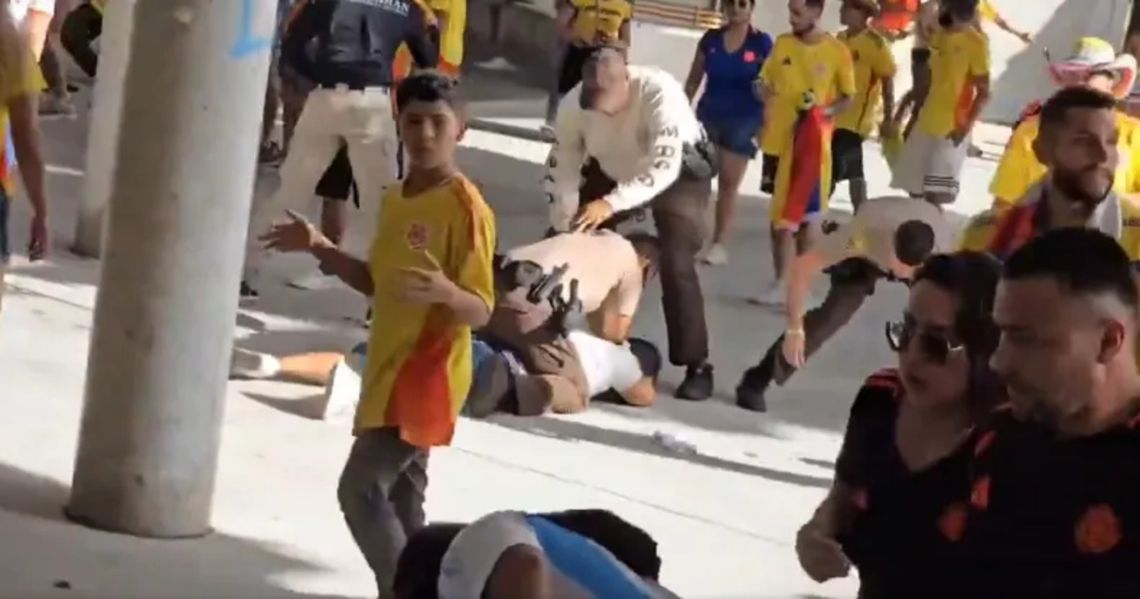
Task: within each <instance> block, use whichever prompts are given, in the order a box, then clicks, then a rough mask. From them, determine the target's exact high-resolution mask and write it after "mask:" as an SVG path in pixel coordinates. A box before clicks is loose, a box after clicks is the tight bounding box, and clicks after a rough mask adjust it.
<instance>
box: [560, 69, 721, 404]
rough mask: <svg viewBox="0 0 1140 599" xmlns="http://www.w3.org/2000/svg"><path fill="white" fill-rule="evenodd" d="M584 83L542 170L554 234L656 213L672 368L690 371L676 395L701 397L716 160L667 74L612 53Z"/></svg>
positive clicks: (569, 103) (707, 378) (567, 107)
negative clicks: (701, 267) (707, 224)
mask: <svg viewBox="0 0 1140 599" xmlns="http://www.w3.org/2000/svg"><path fill="white" fill-rule="evenodd" d="M582 75H583V77H582V83H581V84H579V85H578V87H576V88H574V89H573V90H571V91H570V93H568V94H567V95H566V97H565V98H563V100H562V105H561V106H560V108H559V110H558V121H557V123H556V127H555V136H556V141H555V143H554V147H553V148H552V149H551V153H550V159H549V160H548V162H547V167H548V174H547V178H546V185H547V192H548V193H549V195H550V202H551V226H552V228H553V229H554V230H555V231H569V230H579V231H588V230H592V229H596V228H598V227H609V226H613V225H614V224H615V223H616V222H617V221H618V220H620V219H622V218H623V216H624V215H628V214H630V213H631V212H632V211H635V210H637V209H639V208H643V207H648V208H651V209H652V212H653V220H654V223H655V224H656V226H657V232H658V237H659V239H660V243H661V257H660V260H661V263H660V272H661V287H662V295H663V297H662V303H663V305H664V311H665V324H666V328H667V329H668V333H669V360H670V361H671V362H672V363H673V364H675V365H678V366H685V367H686V373H685V380H684V382H682V384H681V385H680V386H679V387H678V388H677V392H676V396H677V397H678V398H682V399H690V400H703V399H707V398H708V397H709V396H710V395H711V394H712V390H713V379H712V366H711V365H709V364H708V345H709V344H708V329H707V327H706V324H705V311H704V298H703V296H702V294H701V284H700V279H699V277H698V276H697V268H696V256H697V253H698V252H699V251H700V249H701V246H702V245H703V242H704V239H703V235H704V224H703V220H704V213H705V207H706V205H707V202H708V196H709V192H710V190H711V180H712V176H713V175H712V173H713V172H715V165H714V164H713V162H715V157H713V156H712V155H711V150H710V149H708V144H707V143H705V136H704V131H703V129H702V128H701V125H700V123H699V122H698V121H697V117H696V115H695V114H694V113H693V110H692V108H691V106H690V104H689V101H688V98H687V96H686V95H685V90H684V88H682V86H681V84H680V82H678V81H677V80H676V79H674V78H673V76H672V75H669V74H668V73H666V72H664V71H662V70H660V69H656V68H650V67H637V66H632V67H631V66H628V65H626V63H625V57H624V56H623V54H622V53H621V52H620V51H618V50H616V49H613V48H603V49H601V50H598V51H596V52H595V53H594V54H593V55H592V56H591V57H590V58H589V59H588V60H587V61H586V64H585V66H584V67H583V70H582Z"/></svg>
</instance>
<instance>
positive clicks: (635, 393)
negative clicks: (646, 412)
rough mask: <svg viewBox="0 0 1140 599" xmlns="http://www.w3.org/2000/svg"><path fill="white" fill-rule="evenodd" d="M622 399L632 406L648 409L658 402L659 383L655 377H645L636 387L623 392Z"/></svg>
mask: <svg viewBox="0 0 1140 599" xmlns="http://www.w3.org/2000/svg"><path fill="white" fill-rule="evenodd" d="M621 397H622V399H624V400H625V402H626V403H628V404H629V405H631V406H634V407H637V408H647V407H649V406H651V405H653V402H655V401H657V382H656V381H655V380H654V379H653V377H648V376H647V377H644V378H642V379H641V380H640V381H637V384H636V385H634V386H632V387H630V388H629V389H625V390H623V391H621Z"/></svg>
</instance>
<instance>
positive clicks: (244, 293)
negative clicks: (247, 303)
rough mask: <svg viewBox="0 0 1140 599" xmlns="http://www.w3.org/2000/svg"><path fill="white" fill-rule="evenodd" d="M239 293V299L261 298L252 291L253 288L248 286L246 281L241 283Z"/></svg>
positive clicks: (254, 290)
mask: <svg viewBox="0 0 1140 599" xmlns="http://www.w3.org/2000/svg"><path fill="white" fill-rule="evenodd" d="M239 293H240V294H241V299H252V298H256V297H261V294H260V293H258V292H257V290H256V289H254V288H253V286H252V285H250V284H249V283H248V282H247V281H242V282H241V291H240V292H239Z"/></svg>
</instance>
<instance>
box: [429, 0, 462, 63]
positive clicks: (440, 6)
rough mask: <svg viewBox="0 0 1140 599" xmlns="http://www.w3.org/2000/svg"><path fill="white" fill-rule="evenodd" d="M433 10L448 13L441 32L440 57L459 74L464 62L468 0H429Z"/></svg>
mask: <svg viewBox="0 0 1140 599" xmlns="http://www.w3.org/2000/svg"><path fill="white" fill-rule="evenodd" d="M429 4H430V6H431V9H432V10H433V11H439V12H442V13H444V14H446V15H447V18H446V21H445V22H444V29H445V30H444V31H441V32H439V57H440V58H441V59H443V62H445V63H446V66H447V67H453V69H452V70H454V71H456V72H455V73H454V74H458V67H459V66H460V65H462V64H463V33H464V31H466V29H467V0H429Z"/></svg>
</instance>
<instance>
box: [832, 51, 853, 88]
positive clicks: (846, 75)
mask: <svg viewBox="0 0 1140 599" xmlns="http://www.w3.org/2000/svg"><path fill="white" fill-rule="evenodd" d="M833 47H834V48H835V50H834V53H835V57H834V59H835V67H836V68H835V89H836V91H838V92H839V95H841V96H847V97H848V98H850V97H852V96H854V95H855V61H854V60H853V59H852V58H851V49H850V48H848V47H847V45H846V44H844V43H842V42H836V43H835V44H834V46H833Z"/></svg>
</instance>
